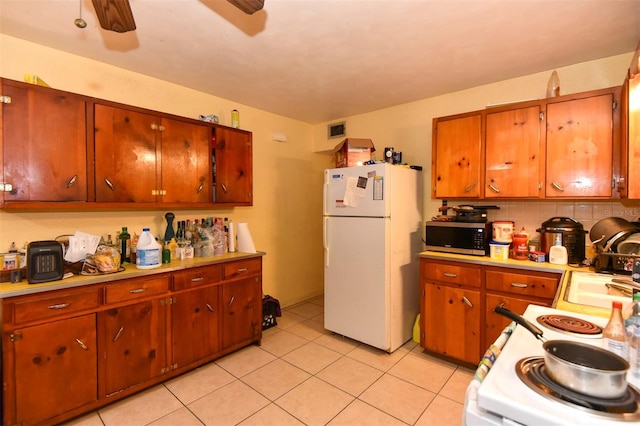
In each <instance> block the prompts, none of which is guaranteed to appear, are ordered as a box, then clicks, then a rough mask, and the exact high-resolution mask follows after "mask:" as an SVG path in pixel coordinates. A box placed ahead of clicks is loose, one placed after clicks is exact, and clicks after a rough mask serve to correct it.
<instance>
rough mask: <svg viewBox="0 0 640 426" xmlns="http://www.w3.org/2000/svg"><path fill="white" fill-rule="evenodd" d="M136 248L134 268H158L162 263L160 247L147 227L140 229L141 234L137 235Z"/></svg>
mask: <svg viewBox="0 0 640 426" xmlns="http://www.w3.org/2000/svg"><path fill="white" fill-rule="evenodd" d="M136 250H137V257H136V268H138V269H151V268H159V267H160V265H161V264H162V248H161V247H160V244H158V242H157V241H156V239H155V238H153V235H151V232H149V228H143V229H142V234H140V237H138V244H137V246H136Z"/></svg>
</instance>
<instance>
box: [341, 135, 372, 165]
mask: <svg viewBox="0 0 640 426" xmlns="http://www.w3.org/2000/svg"><path fill="white" fill-rule="evenodd" d="M375 150H376V148H375V146H373V141H372V140H371V139H356V138H347V139H345V140H343V141H342V142H340V143H339V144H338V145H336V147H335V148H334V149H333V155H334V157H335V159H336V168H337V167H353V166H362V164H363V163H365V162H366V161H369V160H371V153H372V152H374V151H375Z"/></svg>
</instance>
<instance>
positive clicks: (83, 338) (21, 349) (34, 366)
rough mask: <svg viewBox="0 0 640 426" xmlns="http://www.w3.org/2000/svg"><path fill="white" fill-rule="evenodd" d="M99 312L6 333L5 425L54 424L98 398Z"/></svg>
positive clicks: (4, 351)
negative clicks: (97, 316) (97, 314)
mask: <svg viewBox="0 0 640 426" xmlns="http://www.w3.org/2000/svg"><path fill="white" fill-rule="evenodd" d="M96 364H97V345H96V315H95V314H89V315H83V316H79V317H73V318H68V319H63V320H59V321H53V322H50V323H46V324H41V325H36V326H31V327H24V328H18V329H15V330H13V331H12V332H11V333H7V332H5V336H4V339H3V377H4V391H3V400H4V422H3V424H12V425H13V424H23V425H35V424H51V423H52V420H51V419H52V418H54V417H56V416H60V415H64V414H66V413H71V415H73V413H74V412H76V413H78V410H79V409H82V407H85V406H86V407H90V405H91V404H92V403H95V402H96V401H97V400H98V393H97V371H96Z"/></svg>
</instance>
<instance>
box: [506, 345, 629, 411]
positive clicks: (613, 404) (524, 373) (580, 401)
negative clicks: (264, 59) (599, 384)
mask: <svg viewBox="0 0 640 426" xmlns="http://www.w3.org/2000/svg"><path fill="white" fill-rule="evenodd" d="M515 368H516V374H517V375H518V377H519V378H520V380H522V382H523V383H524V384H526V385H527V386H528V387H529V388H530V389H532V390H534V391H535V392H537V393H538V394H540V395H542V396H544V397H545V398H549V399H552V400H554V401H557V402H561V403H563V404H566V405H568V406H571V407H573V408H578V409H580V410H583V411H586V412H589V413H591V414H594V415H597V416H602V417H607V418H612V419H620V420H624V421H635V420H640V394H639V393H638V392H637V391H636V390H635V389H633V388H632V387H631V386H627V391H626V393H625V394H624V395H623V396H621V397H619V398H612V399H609V398H598V397H594V396H590V395H584V394H581V393H578V392H575V391H573V390H570V389H567V388H565V387H563V386H561V385H559V384H558V383H556V382H555V381H553V380H552V379H551V378H550V377H549V375H548V374H547V373H546V370H545V363H544V358H540V357H529V358H524V359H521V360H520V361H518V363H517V364H516V367H515Z"/></svg>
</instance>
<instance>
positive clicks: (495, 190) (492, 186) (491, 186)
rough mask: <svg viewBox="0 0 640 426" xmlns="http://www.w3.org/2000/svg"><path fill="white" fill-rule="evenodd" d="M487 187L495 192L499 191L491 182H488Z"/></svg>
mask: <svg viewBox="0 0 640 426" xmlns="http://www.w3.org/2000/svg"><path fill="white" fill-rule="evenodd" d="M489 189H490V190H492V191H493V192H495V193H499V192H500V190H499V189H498V188H496V186H495V185H494V184H492V183H490V184H489Z"/></svg>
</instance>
